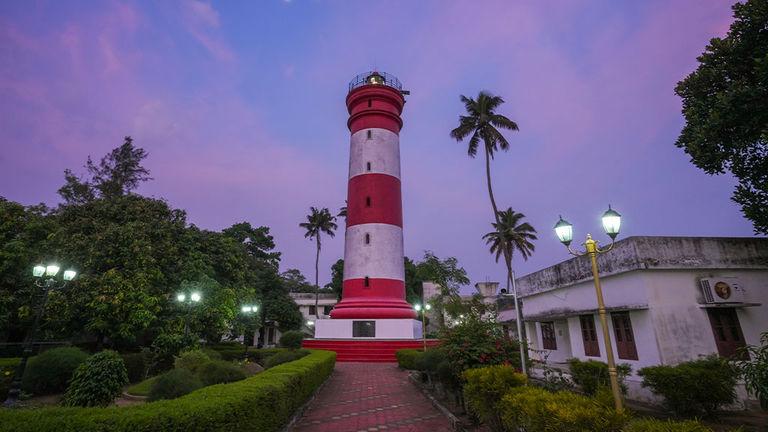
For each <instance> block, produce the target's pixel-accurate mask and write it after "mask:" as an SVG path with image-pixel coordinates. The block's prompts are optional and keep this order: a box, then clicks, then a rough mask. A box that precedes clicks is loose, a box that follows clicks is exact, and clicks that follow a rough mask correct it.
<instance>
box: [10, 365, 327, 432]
mask: <svg viewBox="0 0 768 432" xmlns="http://www.w3.org/2000/svg"><path fill="white" fill-rule="evenodd" d="M335 359H336V353H333V352H329V351H313V352H312V353H311V354H310V355H308V356H307V357H304V358H302V359H300V360H297V361H295V362H292V363H287V364H283V365H280V366H277V367H275V368H272V369H269V370H266V371H264V372H262V373H260V374H258V375H254V376H252V377H250V378H248V379H245V380H242V381H238V382H236V383H231V384H224V385H217V386H211V387H206V388H202V389H200V390H198V391H196V392H193V393H191V394H188V395H186V396H182V397H180V398H178V399H174V400H165V401H158V402H154V403H148V404H138V405H132V406H126V407H108V408H61V407H50V408H40V409H34V410H3V409H0V430H2V431H14V432H65V431H66V432H70V431H77V432H97V431H98V432H134V431H141V432H160V431H177V432H178V431H184V432H196V431H206V432H218V431H221V432H223V431H232V430H254V431H260V432H276V431H279V430H281V429H282V428H283V427H284V426H285V424H286V423H287V422H288V421H289V420H290V418H291V417H292V416H293V415H294V413H295V411H296V409H298V408H299V407H300V406H301V405H302V404H304V402H306V400H307V399H309V397H310V396H311V395H312V393H313V392H314V391H315V390H316V389H317V388H318V387H319V386H320V384H322V383H323V381H325V380H326V379H327V378H328V376H329V375H330V374H331V372H332V371H333V366H334V364H335ZM175 371H177V370H175ZM178 371H182V373H184V371H183V369H178ZM186 373H189V372H188V371H186Z"/></svg>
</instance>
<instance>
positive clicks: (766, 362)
mask: <svg viewBox="0 0 768 432" xmlns="http://www.w3.org/2000/svg"><path fill="white" fill-rule="evenodd" d="M746 351H747V352H748V353H749V355H750V359H749V360H743V361H740V362H738V363H737V364H738V367H739V370H740V371H741V376H742V377H743V378H744V384H745V386H746V388H747V391H749V393H750V394H752V395H754V396H755V397H757V400H759V401H760V406H762V407H763V409H765V410H768V332H764V333H763V334H762V335H761V336H760V346H748V347H747V348H746Z"/></svg>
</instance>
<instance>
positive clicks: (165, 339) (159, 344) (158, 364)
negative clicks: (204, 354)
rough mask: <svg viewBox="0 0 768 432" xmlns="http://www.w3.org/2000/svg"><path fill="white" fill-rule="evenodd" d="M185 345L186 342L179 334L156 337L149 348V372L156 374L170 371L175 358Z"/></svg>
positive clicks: (164, 334) (165, 334)
mask: <svg viewBox="0 0 768 432" xmlns="http://www.w3.org/2000/svg"><path fill="white" fill-rule="evenodd" d="M185 345H186V341H185V340H184V337H183V336H182V335H180V334H168V333H163V334H161V335H159V336H158V337H156V338H155V340H154V341H152V346H151V347H150V352H151V355H152V364H151V367H150V370H151V371H152V372H153V373H157V372H162V371H166V370H168V369H171V368H172V367H173V363H174V361H175V360H176V356H177V355H178V354H179V352H181V350H182V349H184V347H185Z"/></svg>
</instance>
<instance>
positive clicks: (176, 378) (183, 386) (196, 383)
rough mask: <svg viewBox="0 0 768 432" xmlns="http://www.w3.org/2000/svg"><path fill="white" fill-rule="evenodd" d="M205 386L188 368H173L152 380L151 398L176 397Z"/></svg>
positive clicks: (151, 399)
mask: <svg viewBox="0 0 768 432" xmlns="http://www.w3.org/2000/svg"><path fill="white" fill-rule="evenodd" d="M201 387H203V383H202V381H200V379H198V377H197V376H196V375H195V374H193V373H192V372H190V371H189V370H188V369H173V370H169V371H168V372H166V373H164V374H162V375H160V376H158V377H157V379H155V380H154V381H153V382H152V387H151V388H150V390H149V400H150V401H156V400H160V399H175V398H177V397H179V396H184V395H185V394H187V393H191V392H193V391H195V390H197V389H199V388H201Z"/></svg>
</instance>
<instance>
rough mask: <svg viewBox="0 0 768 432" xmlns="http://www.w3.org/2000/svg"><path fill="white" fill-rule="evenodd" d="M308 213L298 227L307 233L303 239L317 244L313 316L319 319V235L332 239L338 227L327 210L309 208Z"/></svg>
mask: <svg viewBox="0 0 768 432" xmlns="http://www.w3.org/2000/svg"><path fill="white" fill-rule="evenodd" d="M310 212H311V213H310V214H308V215H307V222H302V223H300V224H299V226H300V227H302V228H304V229H305V230H306V231H307V232H306V233H304V237H306V238H308V239H310V240H312V239H315V241H316V244H317V255H316V256H315V316H316V317H317V318H320V315H319V312H318V311H317V309H318V307H317V306H318V304H319V299H320V282H319V281H318V278H319V277H320V269H319V265H320V248H321V243H320V235H321V234H322V233H326V234H328V236H329V237H334V236H335V235H336V228H338V226H337V225H336V218H335V217H334V216H331V212H330V211H328V209H327V208H323V209H321V210H318V209H317V208H315V207H310Z"/></svg>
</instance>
